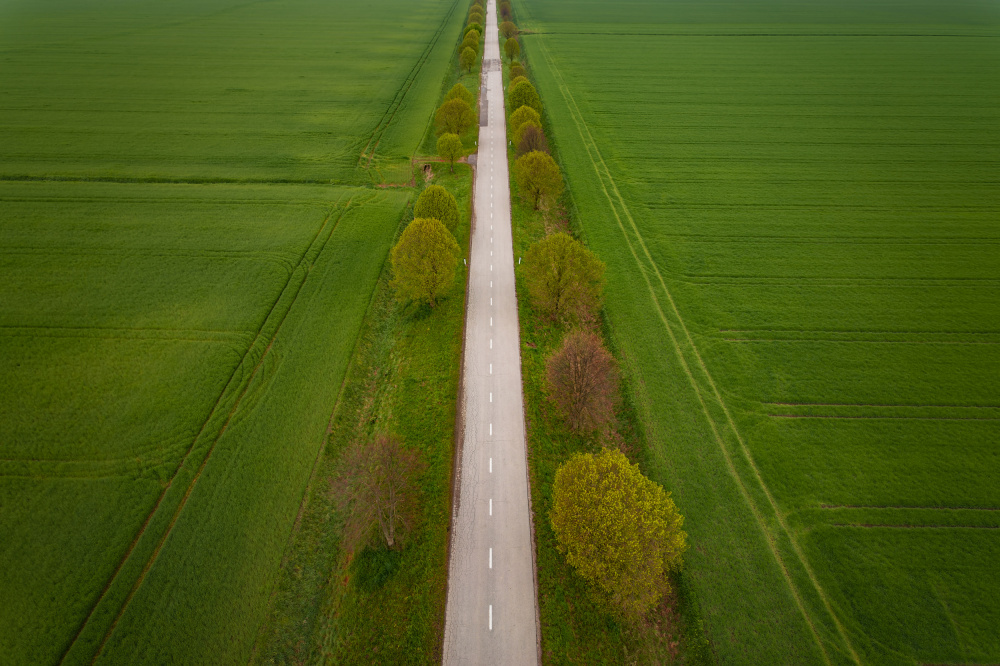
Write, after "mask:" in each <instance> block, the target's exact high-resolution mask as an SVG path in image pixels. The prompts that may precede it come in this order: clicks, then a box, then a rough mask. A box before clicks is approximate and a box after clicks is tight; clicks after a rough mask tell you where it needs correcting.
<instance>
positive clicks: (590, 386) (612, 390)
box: [546, 331, 618, 432]
mask: <svg viewBox="0 0 1000 666" xmlns="http://www.w3.org/2000/svg"><path fill="white" fill-rule="evenodd" d="M546 380H547V384H548V392H549V398H550V399H551V400H552V402H553V403H555V405H556V408H557V409H558V410H559V411H560V412H561V413H562V415H563V417H564V418H565V419H566V422H567V424H568V425H569V427H570V428H572V429H573V430H576V431H578V432H581V431H592V430H594V429H595V428H598V427H600V426H602V425H604V424H606V423H608V422H609V421H610V420H611V419H612V417H613V416H614V410H615V400H616V398H617V395H618V369H617V368H616V367H615V359H614V358H613V357H612V356H611V354H610V353H609V352H608V350H607V349H605V348H604V345H603V344H602V343H601V339H600V338H599V337H598V336H597V335H596V334H595V333H592V332H590V331H576V332H573V333H569V334H568V335H567V336H566V338H565V339H564V340H563V344H562V347H560V348H559V350H558V351H557V352H556V353H554V354H553V355H552V356H551V357H549V360H548V363H547V366H546Z"/></svg>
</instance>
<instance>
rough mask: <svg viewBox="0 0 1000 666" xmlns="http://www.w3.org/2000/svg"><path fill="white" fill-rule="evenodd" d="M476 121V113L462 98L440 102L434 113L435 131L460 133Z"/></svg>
mask: <svg viewBox="0 0 1000 666" xmlns="http://www.w3.org/2000/svg"><path fill="white" fill-rule="evenodd" d="M474 122H476V114H475V113H473V112H472V107H471V106H469V103H468V102H466V101H465V100H464V99H458V98H456V99H449V100H448V101H447V102H445V103H444V104H442V105H441V106H440V107H439V108H438V110H437V113H436V114H435V115H434V123H435V124H436V125H437V133H438V135H441V134H461V133H462V132H464V131H465V130H467V129H469V128H470V127H472V123H474Z"/></svg>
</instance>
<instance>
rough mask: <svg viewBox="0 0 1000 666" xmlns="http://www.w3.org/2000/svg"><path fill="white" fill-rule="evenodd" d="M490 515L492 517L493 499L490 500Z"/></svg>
mask: <svg viewBox="0 0 1000 666" xmlns="http://www.w3.org/2000/svg"><path fill="white" fill-rule="evenodd" d="M490 515H491V516H492V515H493V498H492V497H491V498H490Z"/></svg>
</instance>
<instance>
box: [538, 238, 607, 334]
mask: <svg viewBox="0 0 1000 666" xmlns="http://www.w3.org/2000/svg"><path fill="white" fill-rule="evenodd" d="M521 274H522V276H523V277H524V282H525V286H526V287H527V288H528V296H529V297H530V299H531V305H532V307H534V308H535V309H536V310H537V311H538V312H540V313H542V314H544V315H547V316H549V317H552V318H553V319H555V320H556V321H559V322H562V321H573V320H582V321H588V320H592V319H593V318H594V317H595V316H596V314H597V311H598V310H599V309H600V307H601V297H602V294H603V292H604V262H603V261H601V260H600V259H598V258H597V255H595V254H594V253H593V252H591V251H590V250H588V249H587V248H586V247H584V245H583V243H581V242H580V241H578V240H576V239H575V238H573V237H572V236H570V235H569V234H567V233H561V232H560V233H557V234H551V235H550V236H546V237H545V238H544V239H542V240H540V241H538V242H537V243H535V244H534V245H532V246H531V247H530V248H528V251H527V252H526V253H525V254H524V266H523V267H522V268H521Z"/></svg>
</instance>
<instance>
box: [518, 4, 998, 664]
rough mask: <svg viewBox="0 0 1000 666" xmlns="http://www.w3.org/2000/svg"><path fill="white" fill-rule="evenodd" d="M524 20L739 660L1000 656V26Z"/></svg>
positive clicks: (652, 435)
mask: <svg viewBox="0 0 1000 666" xmlns="http://www.w3.org/2000/svg"><path fill="white" fill-rule="evenodd" d="M515 11H516V12H517V15H518V17H519V20H520V27H521V28H522V30H526V31H527V32H528V34H525V35H524V36H523V44H524V48H525V57H526V59H527V62H528V65H529V69H530V70H531V72H532V74H533V77H534V79H535V80H536V82H537V84H538V87H539V91H540V93H541V96H542V100H543V103H544V104H545V106H546V112H547V114H548V120H549V123H550V131H551V133H552V134H551V137H550V138H551V139H553V140H554V142H555V144H556V146H557V147H558V151H559V156H560V159H561V161H562V163H563V166H564V167H565V169H566V175H567V179H568V182H569V185H570V188H571V192H572V197H573V214H574V216H575V218H576V220H577V221H578V223H579V225H580V227H581V229H582V232H583V236H584V238H585V239H586V240H587V242H588V243H589V244H590V246H591V247H592V248H593V249H594V250H595V251H597V252H598V254H599V255H600V256H601V257H602V258H603V259H604V260H605V261H606V262H607V263H608V274H607V282H608V284H607V305H606V314H607V317H608V320H609V323H610V327H611V332H612V338H613V341H614V343H615V346H616V347H617V348H618V351H619V353H620V356H621V358H622V361H623V363H624V365H625V370H626V375H627V377H628V381H629V385H630V388H631V390H632V392H633V394H634V400H635V404H636V406H637V409H638V410H639V413H640V417H641V419H642V422H643V427H644V433H645V438H646V441H647V444H648V446H649V448H650V467H651V469H650V472H651V473H652V474H653V476H654V477H655V478H657V480H659V481H661V482H662V483H664V485H665V486H666V487H667V488H668V489H669V490H672V491H673V493H674V496H675V499H676V501H677V504H678V506H679V507H680V508H681V510H682V512H683V513H684V514H685V515H686V517H687V522H686V524H685V528H686V529H687V530H688V532H689V534H690V540H691V543H692V549H691V551H690V552H689V554H688V557H687V565H688V566H687V569H686V572H685V574H684V575H685V578H686V579H687V581H688V582H690V584H691V589H693V590H694V593H695V596H696V600H695V601H696V603H697V605H698V607H699V611H700V615H701V616H702V617H703V618H704V620H705V622H706V626H707V630H708V633H709V637H710V639H711V641H712V644H713V646H714V650H715V652H716V654H717V656H718V657H719V659H720V661H722V662H724V663H748V664H751V663H752V664H777V663H782V664H806V663H845V664H847V663H872V664H913V663H995V662H1000V632H998V631H997V627H1000V567H998V566H997V562H1000V449H998V442H1000V198H998V193H1000V75H998V72H1000V8H998V7H997V5H996V4H994V3H988V2H977V1H975V0H959V1H955V2H945V1H944V0H941V1H937V0H935V1H923V2H915V3H914V2H894V1H891V0H876V1H875V2H828V3H817V2H805V1H799V0H793V1H790V2H778V1H776V0H751V1H749V2H720V3H692V2H669V1H668V2H616V3H605V2H596V1H583V2H569V1H568V0H518V2H516V3H515ZM544 631H545V629H544V627H543V633H544ZM545 640H546V641H553V640H558V639H557V637H555V634H553V635H552V637H548V638H545Z"/></svg>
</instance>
